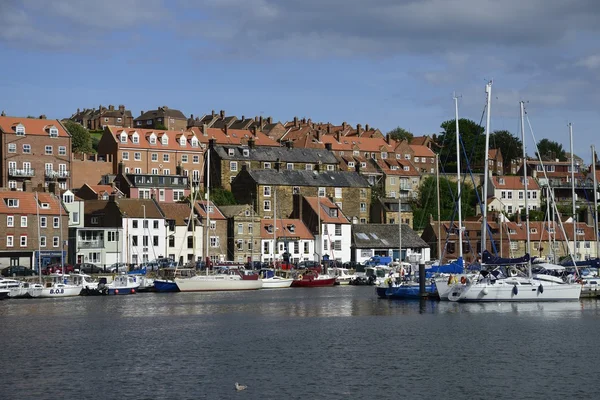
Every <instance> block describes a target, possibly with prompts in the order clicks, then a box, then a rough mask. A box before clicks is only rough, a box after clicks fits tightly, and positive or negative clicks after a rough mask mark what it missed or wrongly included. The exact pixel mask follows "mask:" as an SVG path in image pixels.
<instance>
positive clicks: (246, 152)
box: [242, 149, 250, 157]
mask: <svg viewBox="0 0 600 400" xmlns="http://www.w3.org/2000/svg"><path fill="white" fill-rule="evenodd" d="M242 153H243V154H244V157H249V156H250V150H248V149H244V150H243V151H242Z"/></svg>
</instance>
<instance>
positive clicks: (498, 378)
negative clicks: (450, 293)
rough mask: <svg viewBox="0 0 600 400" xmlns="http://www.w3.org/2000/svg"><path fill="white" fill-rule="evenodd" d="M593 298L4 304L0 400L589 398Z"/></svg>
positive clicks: (241, 297) (306, 292) (179, 298)
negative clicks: (549, 300)
mask: <svg viewBox="0 0 600 400" xmlns="http://www.w3.org/2000/svg"><path fill="white" fill-rule="evenodd" d="M599 304H600V303H597V302H596V301H595V300H586V301H581V302H567V303H545V304H527V303H521V304H517V303H515V304H506V303H504V304H500V303H499V304H457V303H447V302H435V301H427V302H424V303H419V302H414V301H413V302H402V301H388V300H380V299H377V297H376V295H375V289H374V288H373V287H334V288H313V289H282V290H260V291H252V292H245V293H240V292H237V293H236V292H221V293H171V294H168V293H165V294H137V295H134V296H115V297H104V296H102V297H87V298H83V297H79V298H64V299H31V300H7V301H2V302H0V337H1V338H2V344H3V345H2V350H1V354H2V357H1V363H0V376H1V377H2V385H1V386H0V398H2V399H29V398H31V399H86V400H87V399H103V400H106V399H116V398H120V399H124V398H125V399H233V398H244V399H303V400H304V399H402V398H409V399H421V398H423V399H449V398H454V399H575V398H581V399H584V398H585V399H589V398H597V397H598V389H597V385H596V384H594V383H593V382H594V381H595V378H596V371H597V366H598V360H599V357H600V351H599V349H600V347H599V346H598V345H597V344H596V343H597V339H598V335H599V333H600V332H599V328H600V306H599ZM235 382H239V383H241V384H244V385H247V386H248V389H247V390H245V391H243V392H236V391H235V389H234V383H235Z"/></svg>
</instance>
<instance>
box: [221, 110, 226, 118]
mask: <svg viewBox="0 0 600 400" xmlns="http://www.w3.org/2000/svg"><path fill="white" fill-rule="evenodd" d="M220 115H221V119H225V110H221V112H220Z"/></svg>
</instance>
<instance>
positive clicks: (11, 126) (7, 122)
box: [0, 117, 70, 137]
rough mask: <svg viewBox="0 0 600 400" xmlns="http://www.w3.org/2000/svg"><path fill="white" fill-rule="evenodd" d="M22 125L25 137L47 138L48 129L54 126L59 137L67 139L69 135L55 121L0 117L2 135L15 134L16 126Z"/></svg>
mask: <svg viewBox="0 0 600 400" xmlns="http://www.w3.org/2000/svg"><path fill="white" fill-rule="evenodd" d="M19 124H22V125H23V126H24V127H25V136H29V135H36V136H49V135H50V132H49V129H50V127H52V126H54V127H55V128H56V129H57V130H58V136H59V137H69V136H70V135H69V133H68V132H67V131H66V130H65V129H64V127H63V126H62V124H61V123H60V122H59V121H58V120H56V119H36V118H19V117H0V129H1V130H2V132H4V133H12V134H15V132H16V127H17V125H19Z"/></svg>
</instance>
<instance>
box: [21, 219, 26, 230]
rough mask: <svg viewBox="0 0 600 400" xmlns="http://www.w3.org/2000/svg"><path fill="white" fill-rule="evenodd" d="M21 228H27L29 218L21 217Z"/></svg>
mask: <svg viewBox="0 0 600 400" xmlns="http://www.w3.org/2000/svg"><path fill="white" fill-rule="evenodd" d="M21 228H27V217H26V216H21Z"/></svg>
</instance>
